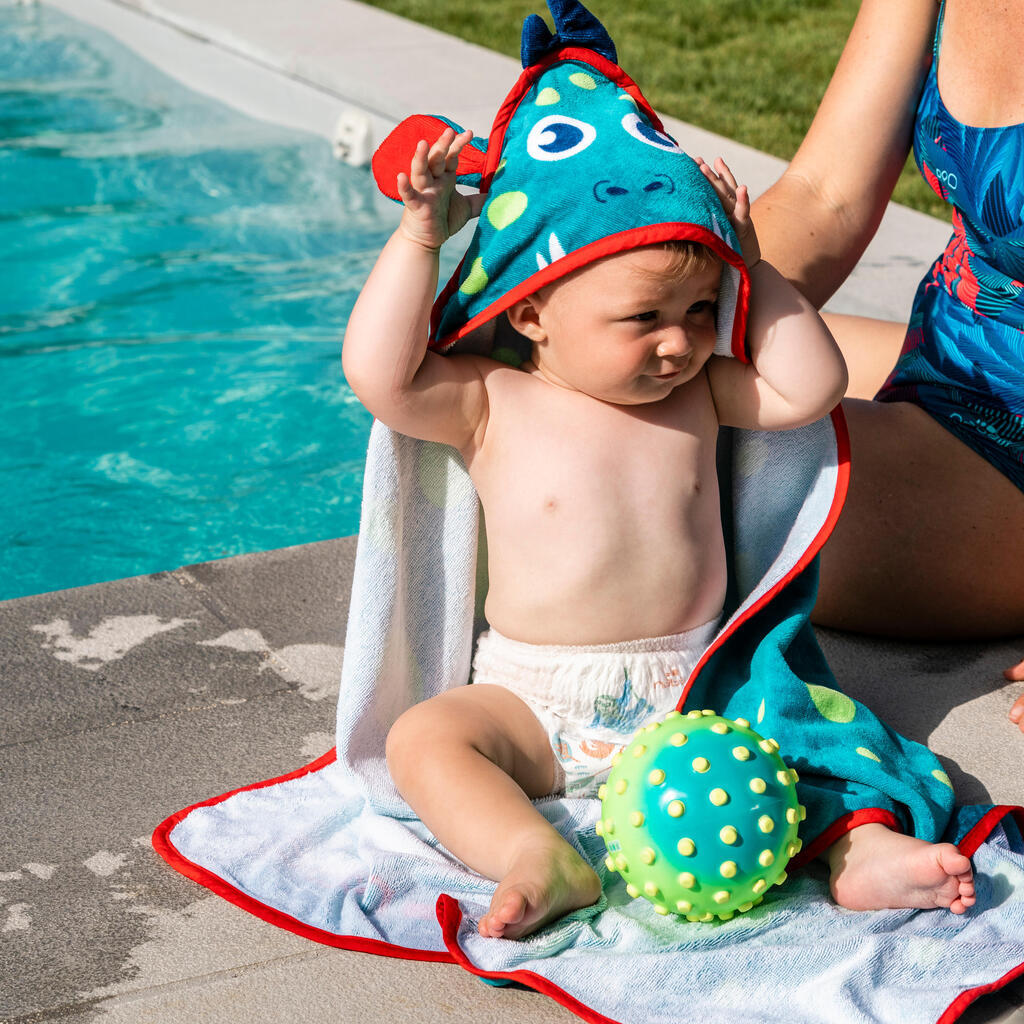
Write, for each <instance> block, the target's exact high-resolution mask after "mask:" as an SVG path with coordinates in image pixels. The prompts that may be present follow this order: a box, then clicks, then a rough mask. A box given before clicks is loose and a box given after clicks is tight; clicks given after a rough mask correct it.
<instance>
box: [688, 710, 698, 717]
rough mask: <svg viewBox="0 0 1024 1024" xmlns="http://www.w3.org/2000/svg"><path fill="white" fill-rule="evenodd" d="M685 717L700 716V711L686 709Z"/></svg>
mask: <svg viewBox="0 0 1024 1024" xmlns="http://www.w3.org/2000/svg"><path fill="white" fill-rule="evenodd" d="M686 717H687V718H700V717H701V713H700V712H699V711H687V712H686Z"/></svg>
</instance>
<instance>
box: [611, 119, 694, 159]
mask: <svg viewBox="0 0 1024 1024" xmlns="http://www.w3.org/2000/svg"><path fill="white" fill-rule="evenodd" d="M622 127H623V128H625V129H626V131H627V132H629V134H630V135H632V136H633V138H634V139H639V140H640V141H641V142H646V143H647V145H648V146H654V147H655V149H663V150H665V151H666V152H668V153H682V150H681V149H680V148H679V147H678V146H677V145H676V144H675V142H673V141H672V139H671V138H670V137H669V136H668V135H666V134H665V133H664V132H659V131H658V130H657V129H656V128H653V127H651V125H649V124H648V123H647V122H646V121H645V120H644V119H643V118H642V117H641V116H640V115H639V114H636V113H633V114H627V115H626V116H625V117H624V118H623V119H622Z"/></svg>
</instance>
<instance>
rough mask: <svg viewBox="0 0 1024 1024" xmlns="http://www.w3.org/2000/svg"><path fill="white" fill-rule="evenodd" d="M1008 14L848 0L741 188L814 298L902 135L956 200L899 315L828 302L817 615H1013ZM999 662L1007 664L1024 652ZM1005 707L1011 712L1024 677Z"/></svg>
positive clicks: (1017, 25) (1013, 164) (1017, 550)
mask: <svg viewBox="0 0 1024 1024" xmlns="http://www.w3.org/2000/svg"><path fill="white" fill-rule="evenodd" d="M1022 15H1024V4H1021V3H1017V2H1013V0H1010V2H1005V0H942V2H941V3H937V2H936V0H900V2H899V3H893V2H892V0H863V3H862V4H861V8H860V12H859V14H858V16H857V20H856V23H855V25H854V27H853V30H852V32H851V34H850V38H849V40H848V42H847V44H846V47H845V49H844V51H843V55H842V57H841V59H840V61H839V64H838V66H837V68H836V71H835V74H834V76H833V78H832V82H831V84H830V85H829V88H828V90H827V92H826V94H825V96H824V98H823V100H822V103H821V106H820V108H819V110H818V113H817V115H816V116H815V119H814V122H813V124H812V125H811V128H810V130H809V131H808V134H807V137H806V139H805V140H804V142H803V144H802V145H801V147H800V150H799V152H798V153H797V154H796V156H795V157H794V159H793V161H792V163H791V164H790V166H789V168H788V169H787V170H786V171H785V173H784V174H783V176H782V177H781V178H780V180H779V181H778V182H777V183H776V184H775V185H774V186H773V187H772V188H771V189H769V190H768V192H766V193H765V194H764V195H763V196H762V197H761V198H760V199H759V200H758V202H757V203H756V204H755V206H754V216H755V221H756V225H757V231H758V234H759V236H760V237H761V240H762V249H763V251H764V253H765V256H766V257H767V258H768V259H769V260H770V261H771V262H772V263H774V264H775V266H777V267H778V268H779V269H780V270H781V271H782V272H783V273H784V274H785V275H786V276H787V277H789V278H790V279H791V280H792V281H793V282H794V283H795V284H796V285H797V286H798V287H799V288H800V289H801V291H803V293H804V294H805V295H806V296H807V297H808V298H810V299H811V300H812V301H813V302H815V303H816V304H817V305H818V306H821V305H822V304H823V303H824V302H825V301H826V300H827V299H828V298H829V296H830V295H831V294H832V293H833V292H834V291H835V290H836V288H838V287H839V285H840V284H841V283H842V282H843V280H844V279H845V278H846V276H847V274H849V272H850V271H851V270H852V268H853V266H854V264H855V263H856V262H857V260H858V259H859V258H860V255H861V253H862V252H863V251H864V248H865V246H866V245H867V243H868V241H869V240H870V238H871V236H872V235H873V234H874V232H875V230H876V228H877V227H878V223H879V221H880V219H881V216H882V213H883V212H884V209H885V204H886V202H887V201H888V199H889V197H890V194H891V192H892V189H893V187H894V185H895V183H896V179H897V177H898V176H899V173H900V170H901V168H902V166H903V164H904V161H905V159H906V155H907V151H908V148H909V147H910V145H911V142H912V140H913V142H914V146H915V153H916V156H917V160H918V164H919V166H921V167H922V172H923V173H924V175H925V178H926V180H928V181H929V183H930V184H931V185H932V187H933V189H935V191H937V192H938V193H939V194H940V195H942V196H943V197H944V198H946V199H947V200H948V201H949V202H950V203H951V204H952V205H953V223H954V235H953V239H952V240H951V242H950V245H949V247H948V248H947V250H946V252H945V253H943V254H942V255H941V256H940V257H939V259H938V260H937V262H936V264H935V265H934V266H933V268H932V269H931V270H930V271H929V272H928V274H927V275H926V277H925V280H924V281H923V282H922V285H921V287H920V288H919V290H918V293H917V296H916V297H915V302H914V309H913V312H912V315H911V324H910V328H909V330H908V328H907V327H906V326H905V325H898V324H892V323H885V322H882V321H878V320H869V319H866V318H860V317H848V316H829V317H826V320H828V322H829V325H830V327H831V328H832V330H833V333H834V334H835V336H836V339H837V341H838V342H839V344H840V347H841V348H842V350H843V353H844V355H845V356H846V359H847V362H848V364H849V367H850V388H849V390H848V392H847V398H846V399H845V400H844V402H843V408H844V411H845V413H846V418H847V421H848V423H849V428H850V439H851V447H852V451H853V460H854V461H853V474H852V480H851V486H850V493H849V498H848V500H847V503H846V507H845V510H844V512H843V515H842V517H841V518H840V521H839V524H838V527H837V529H836V531H835V533H834V535H833V537H832V539H831V540H830V542H829V544H828V545H827V546H826V548H825V550H824V552H823V555H822V566H821V591H820V595H819V599H818V605H817V608H816V610H815V620H816V621H817V622H819V623H821V624H822V625H827V626H834V627H836V628H839V629H848V630H855V631H858V632H865V633H875V634H885V635H890V636H901V637H908V638H921V639H943V640H945V639H951V638H980V637H995V636H1016V635H1020V634H1022V633H1024V420H1022V418H1021V414H1022V413H1024V333H1022V330H1024V296H1022V295H1021V291H1022V288H1024V286H1022V285H1021V284H1020V282H1021V281H1022V280H1024V226H1022V213H1024V63H1022V62H1021V61H1020V57H1019V55H1020V54H1021V53H1022V52H1024V16H1022ZM1001 126H1009V127H1001ZM901 349H902V350H903V354H902V355H900V353H901ZM898 357H899V363H898V365H896V369H895V370H893V366H894V364H897V358H898ZM880 388H881V389H882V390H881V393H880V394H879V395H878V398H877V399H876V400H875V401H871V400H870V399H871V398H872V397H873V396H874V395H875V394H876V392H878V391H879V389H880ZM1005 674H1006V677H1007V678H1008V679H1016V680H1024V661H1022V662H1020V663H1019V664H1018V665H1016V666H1014V667H1013V668H1011V669H1008V670H1007V671H1006V673H1005ZM1010 718H1011V720H1012V721H1013V722H1015V723H1017V724H1018V725H1019V726H1020V728H1021V729H1022V730H1024V696H1022V697H1021V698H1020V699H1018V700H1017V702H1016V703H1015V704H1014V706H1013V709H1012V711H1011V713H1010Z"/></svg>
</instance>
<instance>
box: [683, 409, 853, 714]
mask: <svg viewBox="0 0 1024 1024" xmlns="http://www.w3.org/2000/svg"><path fill="white" fill-rule="evenodd" d="M832 426H833V428H834V429H835V432H836V460H837V463H838V465H837V476H836V489H835V493H834V494H833V496H832V505H831V507H830V508H829V511H828V515H827V516H826V517H825V522H824V523H822V526H821V529H820V530H819V531H818V533H817V534H816V535H815V537H814V539H813V540H812V541H811V543H810V544H809V545H808V546H807V550H806V551H805V552H804V553H803V554H802V555H801V556H800V558H799V559H798V560H797V561H796V563H795V564H794V565H793V567H792V568H791V569H790V570H789V572H788V573H786V575H785V576H783V577H782V579H781V580H779V582H778V583H776V584H775V586H774V587H772V588H771V589H770V590H768V591H767V592H766V593H764V594H762V595H761V597H760V598H759V599H758V600H757V601H755V602H754V603H753V604H752V605H751V606H750V607H749V608H748V609H747V610H746V611H745V612H744V613H743V615H742V616H740V618H738V619H737V620H736V621H735V622H733V623H732V625H731V626H730V627H729V629H728V630H726V631H725V632H723V633H721V634H719V636H718V637H716V638H715V642H714V643H713V644H712V645H711V646H710V647H709V648H708V649H707V650H706V651H705V652H704V654H703V656H702V657H701V659H700V661H698V662H697V664H696V665H695V666H694V668H693V671H692V672H691V673H690V678H689V679H688V680H687V681H686V685H685V686H684V687H683V692H682V695H681V696H680V698H679V703H678V704H677V705H676V710H677V711H682V710H683V707H684V705H685V704H686V697H687V695H688V694H689V692H690V689H691V688H692V686H693V684H694V683H695V682H696V680H697V676H698V675H699V674H700V672H701V671H702V670H703V669H704V666H705V665H706V664H707V663H708V662H709V661H710V660H711V657H712V656H713V655H714V654H715V652H716V651H718V650H719V649H720V648H721V646H722V645H723V644H724V643H725V641H726V640H728V639H729V638H730V637H731V636H732V635H733V634H734V633H735V632H736V630H738V629H739V628H740V626H742V625H743V624H744V623H745V622H749V621H750V619H751V618H753V616H755V615H756V614H757V613H758V612H759V611H761V609H762V608H764V607H765V606H766V605H767V604H768V603H769V602H771V601H772V600H774V599H775V597H776V595H777V594H778V593H779V591H780V590H782V589H783V588H784V587H786V586H787V585H788V584H789V583H791V582H792V581H793V580H794V579H795V578H796V577H797V576H799V575H800V573H802V572H803V571H804V569H806V568H807V566H809V565H810V564H811V562H812V561H814V559H815V558H816V557H817V554H818V552H819V551H820V550H821V549H822V548H823V547H824V545H825V541H827V540H828V538H829V537H830V536H831V535H832V531H833V530H834V529H835V527H836V523H837V522H838V520H839V513H840V512H842V510H843V505H844V504H845V503H846V492H847V491H848V490H849V487H850V433H849V431H848V430H847V427H846V417H845V416H844V415H843V410H842V406H839V405H837V406H836V407H835V408H834V409H833V410H832Z"/></svg>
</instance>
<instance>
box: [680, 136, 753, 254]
mask: <svg viewBox="0 0 1024 1024" xmlns="http://www.w3.org/2000/svg"><path fill="white" fill-rule="evenodd" d="M694 160H695V161H696V163H697V166H698V167H699V168H700V171H701V174H703V175H704V177H705V178H707V179H708V181H710V182H711V187H712V188H713V189H714V190H715V192H717V193H718V198H719V199H720V200H721V201H722V206H723V207H724V208H725V212H726V214H727V215H728V217H729V222H730V223H731V224H732V226H733V230H734V231H735V232H736V236H737V238H739V240H740V251H741V252H742V253H743V262H744V263H746V265H747V266H748V267H752V266H754V264H755V263H757V262H758V261H759V260H760V259H761V246H760V244H759V243H758V241H757V232H756V231H755V230H754V222H753V221H752V220H751V219H750V194H749V192H748V191H747V186H746V185H737V184H736V178H735V177H734V176H733V173H732V171H730V170H729V165H728V164H727V163H726V162H725V161H724V160H723V159H722V158H721V157H719V158H718V159H717V160H716V161H715V166H714V169H712V168H711V166H710V165H709V164H708V163H707V161H706V160H705V159H704V158H703V157H700V156H697V157H694ZM716 172H717V173H716Z"/></svg>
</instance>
